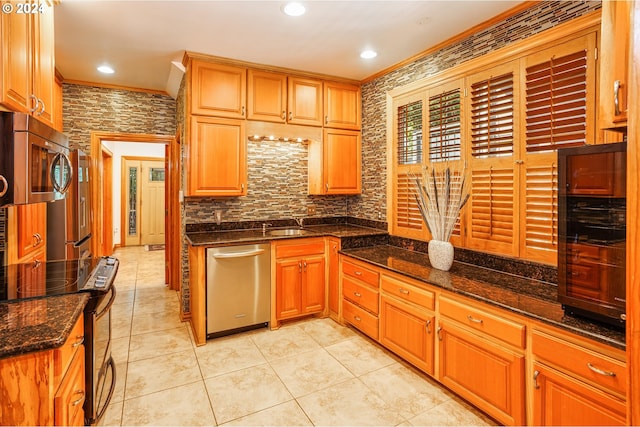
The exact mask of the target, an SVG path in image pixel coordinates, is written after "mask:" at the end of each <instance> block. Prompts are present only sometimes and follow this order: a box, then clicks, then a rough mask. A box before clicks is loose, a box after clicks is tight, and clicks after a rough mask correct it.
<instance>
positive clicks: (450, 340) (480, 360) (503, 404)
mask: <svg viewBox="0 0 640 427" xmlns="http://www.w3.org/2000/svg"><path fill="white" fill-rule="evenodd" d="M438 337H439V340H440V348H439V353H438V354H439V357H440V362H439V366H440V373H439V380H440V382H441V383H442V384H443V385H445V386H446V387H449V388H450V389H451V390H453V391H454V392H456V393H458V394H459V395H460V396H462V397H464V398H465V399H467V400H468V401H469V402H471V403H473V404H474V405H476V406H477V407H478V408H480V409H482V410H483V411H485V412H486V413H487V414H489V415H490V416H492V417H493V418H495V419H496V420H498V421H500V422H501V423H504V424H505V425H524V423H525V417H524V387H525V381H524V356H523V355H521V354H518V353H515V352H513V351H510V350H509V349H507V348H505V347H503V346H501V345H498V344H496V343H493V342H491V341H488V340H485V339H481V338H478V334H477V333H471V332H467V331H465V330H463V329H462V328H459V327H457V326H454V325H453V324H452V323H448V322H441V323H440V327H439V330H438Z"/></svg>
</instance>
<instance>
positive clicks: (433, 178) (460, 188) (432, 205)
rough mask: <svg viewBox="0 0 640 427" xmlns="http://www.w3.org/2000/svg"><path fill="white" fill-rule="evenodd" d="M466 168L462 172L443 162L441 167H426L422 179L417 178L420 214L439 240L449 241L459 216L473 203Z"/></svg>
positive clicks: (416, 189)
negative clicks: (463, 208) (466, 206)
mask: <svg viewBox="0 0 640 427" xmlns="http://www.w3.org/2000/svg"><path fill="white" fill-rule="evenodd" d="M429 169H431V171H429ZM466 169H467V168H466V165H464V166H463V168H462V170H460V171H459V170H456V169H455V168H452V167H451V166H450V165H449V164H448V163H443V164H442V166H441V167H434V166H431V168H429V166H423V168H422V177H417V176H414V178H413V179H414V184H415V188H414V195H415V198H416V202H417V203H418V208H419V209H420V214H422V219H423V221H424V223H425V224H426V226H427V228H428V229H429V232H430V233H431V237H432V238H433V239H435V240H440V241H443V242H448V241H449V238H450V237H451V233H453V229H454V228H455V225H456V221H457V220H458V214H459V213H460V210H461V209H462V207H463V206H464V205H465V203H467V200H469V188H468V187H469V185H468V184H467V180H466Z"/></svg>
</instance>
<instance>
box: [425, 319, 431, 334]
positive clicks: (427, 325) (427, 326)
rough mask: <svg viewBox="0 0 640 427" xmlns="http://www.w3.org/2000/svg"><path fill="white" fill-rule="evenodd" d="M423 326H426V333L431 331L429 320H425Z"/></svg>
mask: <svg viewBox="0 0 640 427" xmlns="http://www.w3.org/2000/svg"><path fill="white" fill-rule="evenodd" d="M425 326H426V328H427V333H428V334H430V333H431V328H430V326H431V320H427V324H426V325H425Z"/></svg>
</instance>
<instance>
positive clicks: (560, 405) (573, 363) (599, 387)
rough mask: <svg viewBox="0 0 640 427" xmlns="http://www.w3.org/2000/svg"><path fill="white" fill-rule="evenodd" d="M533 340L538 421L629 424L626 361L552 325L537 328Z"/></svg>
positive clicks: (541, 422) (553, 423) (546, 424)
mask: <svg viewBox="0 0 640 427" xmlns="http://www.w3.org/2000/svg"><path fill="white" fill-rule="evenodd" d="M531 346H532V353H533V355H532V357H533V387H532V393H531V394H532V400H533V414H532V415H533V416H532V422H533V424H535V425H541V426H548V425H591V426H605V425H607V426H613V425H625V424H626V399H625V396H626V389H627V368H626V364H625V363H624V362H622V361H620V360H618V359H616V358H614V357H611V355H608V354H603V353H602V352H600V351H598V350H597V349H595V348H590V347H589V344H588V343H587V342H586V341H584V340H581V339H577V338H575V337H571V338H568V337H567V336H566V335H564V334H555V333H554V331H551V330H534V331H533V332H532V334H531ZM617 356H620V357H624V354H618V355H617Z"/></svg>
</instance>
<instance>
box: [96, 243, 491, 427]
mask: <svg viewBox="0 0 640 427" xmlns="http://www.w3.org/2000/svg"><path fill="white" fill-rule="evenodd" d="M114 255H115V256H116V257H118V258H119V259H120V269H119V271H118V275H117V278H116V289H117V297H116V302H115V304H114V306H113V312H112V313H113V325H112V327H113V337H114V339H113V356H114V359H115V361H116V368H117V382H116V391H115V394H114V397H113V399H112V400H111V404H110V405H109V408H108V410H107V413H106V414H105V417H104V418H103V419H102V422H101V424H102V425H123V426H130V425H158V426H159V425H175V426H198V425H208V426H215V425H245V426H246V425H250V426H258V425H272V426H284V425H290V426H305V425H309V426H310V425H322V426H360V425H370V426H379V425H382V426H394V425H401V426H418V425H421V426H422V425H424V426H427V425H430V426H436V425H437V426H445V425H493V424H494V422H493V421H492V420H491V419H489V418H487V417H485V416H484V415H482V414H481V413H479V412H478V411H476V410H475V409H473V408H471V407H470V406H469V405H468V404H466V403H465V402H463V401H462V400H460V399H458V398H457V397H455V396H454V395H453V394H452V393H451V392H449V391H446V390H445V389H443V388H441V387H440V386H438V385H437V383H436V382H434V381H433V380H431V379H430V378H428V377H427V376H426V375H424V374H422V373H420V372H419V371H417V370H415V369H413V368H412V367H410V366H409V365H407V364H405V363H404V362H402V361H401V360H400V359H398V358H397V357H396V356H394V355H392V354H391V353H389V352H387V351H386V350H384V349H383V348H382V347H380V346H378V345H376V344H375V343H373V342H372V341H371V340H369V339H367V338H365V337H363V336H362V335H360V334H358V333H356V332H354V331H353V330H352V329H349V328H345V327H342V326H340V325H339V324H337V323H336V322H334V321H332V320H330V319H313V320H304V321H300V322H296V323H292V324H289V325H286V326H283V327H282V328H280V329H279V330H276V331H269V330H267V329H261V330H257V331H251V332H246V333H243V334H237V335H233V336H229V337H223V338H218V339H215V340H209V341H208V342H207V344H206V345H205V346H201V347H196V346H195V345H194V343H193V339H192V336H191V332H190V330H189V328H188V327H187V323H181V322H180V320H179V316H178V312H179V304H178V296H177V293H176V292H174V291H170V290H168V289H167V288H166V287H165V285H164V284H163V282H164V267H163V266H164V251H152V252H148V251H145V250H144V247H133V248H121V249H118V250H117V251H116V253H115V254H114Z"/></svg>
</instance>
